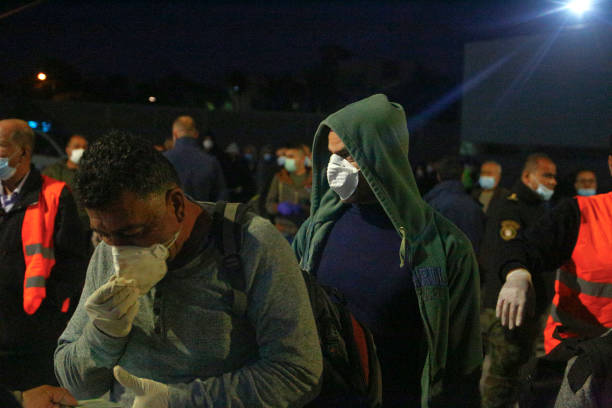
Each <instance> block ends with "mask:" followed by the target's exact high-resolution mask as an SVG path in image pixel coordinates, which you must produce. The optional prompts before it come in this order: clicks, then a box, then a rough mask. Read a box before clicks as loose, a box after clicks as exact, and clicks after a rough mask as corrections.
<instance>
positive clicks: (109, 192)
mask: <svg viewBox="0 0 612 408" xmlns="http://www.w3.org/2000/svg"><path fill="white" fill-rule="evenodd" d="M177 185H180V182H179V179H178V176H177V174H176V170H175V169H174V167H173V166H172V164H171V163H170V162H169V161H168V160H167V159H166V158H165V157H164V156H163V155H162V154H161V153H159V152H157V151H156V150H155V149H154V148H153V147H152V146H151V142H150V141H148V140H146V139H143V138H141V137H137V136H134V135H132V134H129V133H125V132H120V131H111V132H110V133H108V134H107V135H105V136H103V137H101V138H100V139H98V140H97V141H96V142H95V143H93V144H92V145H91V146H90V147H89V149H87V150H85V153H83V158H82V159H81V161H80V162H79V169H78V171H77V174H76V185H75V186H76V190H77V193H78V195H79V197H80V201H81V203H82V204H83V206H84V207H85V208H96V209H100V208H104V207H107V206H108V205H110V204H112V203H114V202H116V201H117V200H118V199H119V197H120V196H121V194H122V193H123V192H132V193H135V194H136V195H137V196H139V197H147V196H148V195H149V194H151V193H156V192H162V191H164V190H167V189H169V188H172V187H174V186H177Z"/></svg>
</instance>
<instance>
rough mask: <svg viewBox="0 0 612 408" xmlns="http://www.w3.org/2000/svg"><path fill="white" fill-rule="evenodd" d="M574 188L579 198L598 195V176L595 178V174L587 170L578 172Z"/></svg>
mask: <svg viewBox="0 0 612 408" xmlns="http://www.w3.org/2000/svg"><path fill="white" fill-rule="evenodd" d="M574 188H575V189H576V194H577V195H579V196H583V197H589V196H592V195H595V194H597V176H595V172H594V171H592V170H586V169H585V170H580V171H579V172H577V173H576V180H575V181H574Z"/></svg>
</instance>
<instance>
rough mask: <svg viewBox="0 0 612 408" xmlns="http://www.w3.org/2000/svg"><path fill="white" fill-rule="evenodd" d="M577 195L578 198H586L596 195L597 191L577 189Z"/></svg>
mask: <svg viewBox="0 0 612 408" xmlns="http://www.w3.org/2000/svg"><path fill="white" fill-rule="evenodd" d="M577 193H578V195H579V196H585V197H588V196H592V195H595V194H597V190H595V189H594V188H579V189H578V191H577Z"/></svg>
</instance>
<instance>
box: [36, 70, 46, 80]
mask: <svg viewBox="0 0 612 408" xmlns="http://www.w3.org/2000/svg"><path fill="white" fill-rule="evenodd" d="M36 78H37V79H38V80H39V81H46V80H47V74H45V73H44V72H39V73H38V75H36Z"/></svg>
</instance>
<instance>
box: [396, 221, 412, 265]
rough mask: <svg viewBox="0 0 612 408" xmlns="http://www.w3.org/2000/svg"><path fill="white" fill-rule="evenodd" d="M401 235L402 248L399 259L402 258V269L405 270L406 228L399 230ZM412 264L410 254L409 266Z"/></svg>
mask: <svg viewBox="0 0 612 408" xmlns="http://www.w3.org/2000/svg"><path fill="white" fill-rule="evenodd" d="M399 233H400V236H401V237H402V242H401V244H400V248H399V257H400V268H403V267H404V265H405V264H406V262H405V261H406V228H404V227H400V228H399ZM410 263H412V260H411V259H410V254H409V255H408V264H410Z"/></svg>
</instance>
